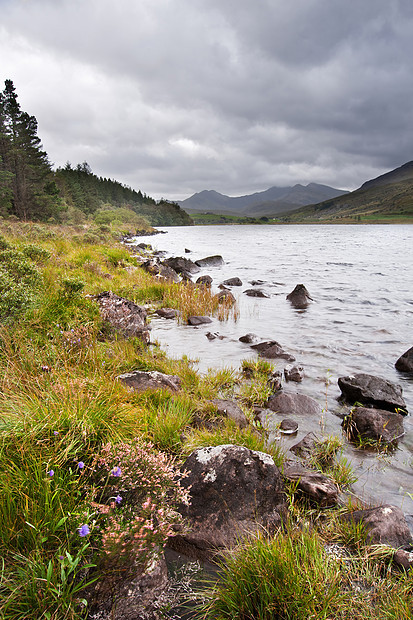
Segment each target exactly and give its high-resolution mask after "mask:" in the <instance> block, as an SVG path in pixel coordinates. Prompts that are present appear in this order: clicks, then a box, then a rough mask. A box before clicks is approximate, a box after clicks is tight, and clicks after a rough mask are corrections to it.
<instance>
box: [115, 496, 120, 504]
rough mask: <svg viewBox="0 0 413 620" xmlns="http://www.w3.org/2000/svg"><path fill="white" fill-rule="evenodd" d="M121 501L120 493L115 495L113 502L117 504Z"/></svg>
mask: <svg viewBox="0 0 413 620" xmlns="http://www.w3.org/2000/svg"><path fill="white" fill-rule="evenodd" d="M121 501H122V496H121V495H117V496H116V497H115V502H116V503H117V504H120V503H121Z"/></svg>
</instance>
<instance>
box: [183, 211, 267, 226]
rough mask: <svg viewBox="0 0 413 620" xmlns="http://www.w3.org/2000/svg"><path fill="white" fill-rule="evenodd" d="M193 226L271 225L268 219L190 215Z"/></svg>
mask: <svg viewBox="0 0 413 620" xmlns="http://www.w3.org/2000/svg"><path fill="white" fill-rule="evenodd" d="M191 218H192V219H193V221H194V222H195V224H271V223H273V222H272V221H271V220H270V219H269V218H268V217H265V216H264V217H250V216H245V217H244V216H241V215H222V214H219V213H191Z"/></svg>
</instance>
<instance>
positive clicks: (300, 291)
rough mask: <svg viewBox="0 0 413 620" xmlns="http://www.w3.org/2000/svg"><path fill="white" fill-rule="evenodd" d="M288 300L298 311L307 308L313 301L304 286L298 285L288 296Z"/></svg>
mask: <svg viewBox="0 0 413 620" xmlns="http://www.w3.org/2000/svg"><path fill="white" fill-rule="evenodd" d="M287 299H288V301H290V302H291V304H292V305H293V306H294V308H297V309H303V308H307V306H308V304H309V302H310V301H313V300H312V298H311V297H310V293H309V292H308V291H307V289H306V288H305V286H304V284H297V286H296V287H295V289H294V290H293V291H291V293H289V294H288V295H287Z"/></svg>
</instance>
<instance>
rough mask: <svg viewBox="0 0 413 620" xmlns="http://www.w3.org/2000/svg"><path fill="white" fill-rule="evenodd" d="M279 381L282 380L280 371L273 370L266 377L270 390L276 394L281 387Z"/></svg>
mask: <svg viewBox="0 0 413 620" xmlns="http://www.w3.org/2000/svg"><path fill="white" fill-rule="evenodd" d="M281 379H282V374H281V371H280V370H275V371H274V372H273V373H271V375H270V376H269V377H268V385H269V387H270V388H271V389H272V391H273V392H278V390H281V385H282V384H281Z"/></svg>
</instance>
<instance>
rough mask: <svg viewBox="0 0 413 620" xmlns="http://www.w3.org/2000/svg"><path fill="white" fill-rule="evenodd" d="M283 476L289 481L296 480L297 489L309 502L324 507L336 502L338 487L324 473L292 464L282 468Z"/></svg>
mask: <svg viewBox="0 0 413 620" xmlns="http://www.w3.org/2000/svg"><path fill="white" fill-rule="evenodd" d="M284 476H285V477H286V478H287V480H288V481H289V482H296V483H297V490H299V491H301V493H303V494H304V495H305V496H306V497H307V498H308V499H309V500H310V501H311V502H313V503H315V504H318V505H319V506H322V507H324V508H326V507H329V506H334V505H335V504H337V502H338V488H337V486H336V485H335V484H334V482H333V481H332V480H330V478H328V477H327V476H324V474H321V473H319V472H315V471H310V470H307V469H303V468H301V467H294V466H293V467H285V468H284Z"/></svg>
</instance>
